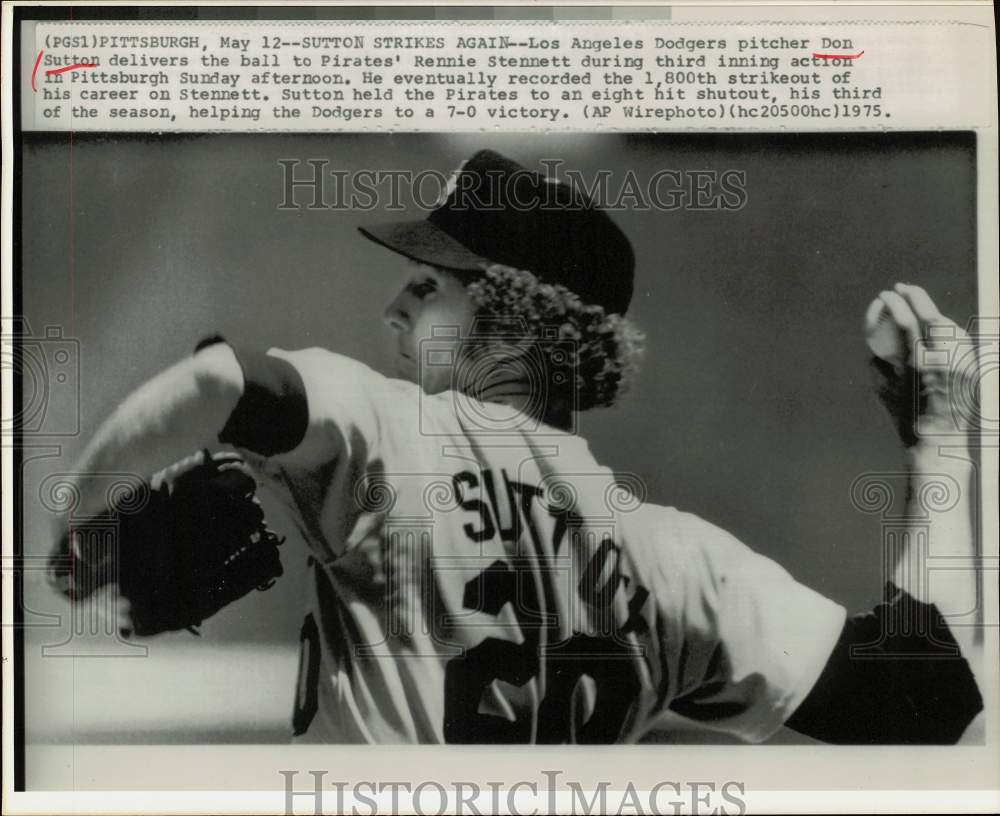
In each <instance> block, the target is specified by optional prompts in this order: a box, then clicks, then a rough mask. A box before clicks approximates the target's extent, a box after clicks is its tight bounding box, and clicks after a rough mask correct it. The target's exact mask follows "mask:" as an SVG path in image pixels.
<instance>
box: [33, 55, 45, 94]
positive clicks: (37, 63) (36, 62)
mask: <svg viewBox="0 0 1000 816" xmlns="http://www.w3.org/2000/svg"><path fill="white" fill-rule="evenodd" d="M44 53H45V52H44V51H39V52H38V59H36V60H35V69H34V70H33V71H32V72H31V90H33V91H34V92H35V93H38V88H36V87H35V74H37V73H38V66H39V65H41V63H42V54H44Z"/></svg>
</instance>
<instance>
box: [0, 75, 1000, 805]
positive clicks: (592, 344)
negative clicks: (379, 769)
mask: <svg viewBox="0 0 1000 816" xmlns="http://www.w3.org/2000/svg"><path fill="white" fill-rule="evenodd" d="M39 60H41V56H39ZM22 64H23V58H22ZM41 64H42V65H44V63H41ZM35 67H36V69H37V68H38V64H36V66H35ZM71 67H73V68H76V69H79V68H87V67H88V66H87V65H86V64H82V65H77V66H71ZM91 67H92V66H91ZM22 92H23V90H22ZM994 137H995V134H994ZM17 138H18V143H17V144H16V145H15V148H16V150H17V166H16V174H15V179H14V195H15V208H14V215H15V216H16V218H17V225H16V237H15V239H14V265H13V269H12V271H13V292H14V296H15V297H14V301H13V303H12V304H9V305H5V308H4V310H3V315H4V327H3V328H4V335H5V338H4V342H5V348H4V366H5V368H8V369H11V371H12V374H13V377H14V385H15V390H14V403H13V405H14V415H13V416H12V417H8V416H5V417H4V432H5V435H7V436H9V435H10V434H11V433H13V435H14V437H16V438H15V439H14V441H13V443H12V444H11V445H10V447H12V449H13V455H14V471H13V472H14V478H15V480H16V490H15V492H14V494H13V501H14V509H13V514H14V519H15V521H14V527H13V530H14V547H15V550H14V554H15V563H16V564H17V566H18V569H17V570H16V573H17V574H16V576H15V579H16V583H15V585H14V604H13V614H14V622H15V626H14V630H15V631H14V633H13V637H14V641H15V649H16V652H15V653H16V656H17V662H18V665H17V667H16V672H17V674H16V696H15V700H14V703H13V712H14V716H15V717H16V721H15V724H14V742H15V748H14V750H15V757H16V768H15V782H16V785H17V786H18V787H17V789H18V790H22V791H73V790H87V789H88V788H89V787H90V786H91V783H90V782H88V778H87V774H86V773H83V772H82V771H80V770H79V769H78V765H77V760H76V759H74V757H77V756H79V757H83V756H84V755H85V753H86V751H87V750H90V749H100V748H116V749H120V750H126V749H128V748H135V749H137V750H138V749H140V748H149V747H157V746H162V747H179V746H199V747H201V748H207V749H211V750H213V751H214V750H218V751H219V756H220V757H221V756H224V753H225V751H227V750H230V749H232V748H233V747H234V746H272V747H273V749H274V750H275V751H278V750H282V749H283V748H285V747H289V748H295V747H297V746H307V745H308V746H330V747H336V746H339V747H343V746H362V745H363V746H375V747H377V746H411V745H412V746H434V745H439V746H440V745H446V746H449V745H450V746H466V748H462V749H456V750H462V751H472V752H474V751H478V750H480V748H481V747H482V746H493V747H494V748H496V747H499V746H516V747H517V750H518V751H524V752H528V753H526V754H523V756H527V757H530V756H531V754H530V752H531V751H534V750H542V749H541V746H573V748H572V749H566V750H583V749H578V748H577V746H611V745H622V746H624V745H635V744H639V745H642V746H645V747H647V748H651V747H653V746H659V747H660V749H661V750H662V751H663V752H664V757H665V758H666V757H671V756H674V753H673V752H675V751H679V750H680V751H685V750H693V749H692V748H691V746H698V749H697V750H702V747H704V746H717V747H718V746H743V745H750V746H757V749H745V750H750V751H751V753H753V751H754V750H760V751H761V752H765V753H766V751H768V750H772V749H776V748H775V747H776V746H785V747H786V748H788V747H797V748H798V749H799V750H809V751H812V750H817V749H819V748H824V749H825V746H839V747H840V748H839V750H843V751H849V750H852V749H855V748H858V747H862V746H863V747H867V748H868V749H870V750H872V751H874V750H878V751H884V752H892V751H895V750H897V749H899V750H902V749H904V748H906V749H909V748H913V747H915V746H923V747H926V748H929V747H931V746H938V747H942V746H957V747H956V748H955V749H954V750H956V751H961V750H966V749H970V750H971V748H975V747H979V748H982V747H983V746H987V745H989V744H991V743H992V740H993V738H992V737H991V736H990V733H989V727H988V719H987V714H988V711H986V709H990V708H991V707H992V706H993V701H991V696H990V695H992V694H993V693H994V690H995V685H994V678H995V674H996V671H995V669H996V667H995V666H991V665H990V664H989V663H987V662H984V632H986V631H988V629H989V627H990V626H991V625H995V624H991V623H990V621H992V620H993V619H994V618H995V610H991V609H990V608H989V607H988V604H989V602H988V601H987V600H985V599H989V598H995V594H994V590H993V589H992V587H993V586H994V585H995V582H996V571H995V569H996V568H995V562H996V559H995V557H994V556H992V555H991V553H990V552H989V550H988V549H987V545H985V544H984V542H986V541H989V542H993V540H994V538H995V530H992V532H990V530H991V528H990V526H989V525H991V524H992V523H995V512H994V511H995V495H993V496H992V498H990V495H992V494H991V491H995V489H996V474H995V473H993V472H991V471H990V470H989V469H988V468H987V469H985V470H984V454H983V450H984V446H989V445H993V446H995V438H996V433H997V430H998V418H997V416H996V415H995V405H996V403H995V391H996V388H997V379H996V377H997V359H998V348H1000V333H998V326H1000V323H998V319H997V315H996V314H994V313H993V311H995V309H994V304H993V303H992V296H987V297H985V299H984V295H983V291H982V289H981V284H980V280H981V277H980V276H981V274H982V272H981V267H980V239H981V235H980V230H981V224H982V221H981V218H980V216H981V213H980V211H979V204H978V202H979V198H978V193H979V185H980V184H981V181H980V176H979V171H980V156H981V147H982V146H981V144H980V141H979V140H980V139H981V135H980V134H979V133H977V131H976V130H973V129H963V128H949V127H945V128H938V129H914V130H887V129H885V128H882V129H864V128H858V129H857V130H840V131H836V132H834V131H828V132H822V131H811V132H805V131H801V132H788V131H784V130H782V131H774V132H761V131H756V132H747V131H744V132H731V131H723V130H711V131H710V130H707V129H702V130H674V131H670V132H667V131H662V132H616V131H614V130H607V131H600V129H597V128H595V130H594V132H572V133H570V132H561V131H559V130H557V129H550V130H546V131H544V132H530V131H527V130H526V131H524V132H503V131H502V130H499V129H497V130H494V129H490V128H483V129H482V130H479V131H473V132H458V131H450V130H449V129H447V128H446V127H444V126H442V128H441V130H440V131H439V132H421V133H415V132H395V131H393V130H391V129H386V130H382V131H379V130H371V129H369V130H368V132H329V133H294V132H241V133H235V132H227V133H222V132H218V133H204V132H203V133H171V132H103V133H100V132H73V131H69V132H58V131H45V130H44V129H41V130H35V131H32V132H28V131H23V132H20V133H19V134H18V137H17ZM994 181H995V180H994ZM11 306H13V308H11ZM991 310H993V311H991ZM8 352H9V353H10V356H9V357H8ZM986 392H988V393H989V394H991V395H994V396H991V397H990V398H989V400H985V399H984V398H983V394H984V393H986ZM984 406H985V407H984ZM990 411H993V414H991V413H990ZM6 438H7V437H6V436H5V446H8V443H7V441H6ZM991 440H992V441H991ZM990 461H993V460H992V459H991V460H990ZM987 505H991V506H992V508H993V509H992V510H991V511H990V512H988V513H984V507H986V506H987ZM991 520H992V521H991ZM989 546H992V544H990V545H989ZM5 557H6V551H5ZM991 564H992V565H993V566H992V567H991V566H990V565H991ZM5 614H6V613H5ZM6 659H7V658H6V657H5V661H6ZM9 693H10V692H9V689H7V688H5V691H4V694H5V696H6V695H8V694H9ZM874 746H879V747H878V748H877V749H876V748H874ZM359 750H376V749H375V748H373V747H365V748H364V749H359ZM613 750H615V751H622V752H628V751H629V750H631V749H629V748H625V747H622V748H616V749H613ZM718 750H720V751H721V750H723V749H722V748H721V747H719V748H718ZM476 755H477V754H472V755H471V756H476ZM372 756H373V757H375V756H377V754H373V755H372ZM409 756H410V757H411V758H410V760H409V761H412V762H416V763H420V761H421V760H420V756H421V754H420V753H419V752H418V753H417V754H413V755H409ZM483 756H485V755H483ZM519 756H521V755H519ZM601 756H607V757H608V758H609V759H608V761H610V762H615V763H628V762H630V760H629V759H628V756H629V754H628V753H612V754H606V755H603V754H602V755H601ZM643 756H647V757H648V756H649V755H648V754H644V755H643ZM870 756H873V757H874V756H878V754H871V755H870ZM765 758H766V757H765ZM80 761H82V760H80ZM372 761H373V762H374V761H375V760H374V759H373V760H372ZM664 762H665V763H666V762H669V760H667V759H665V760H664ZM79 767H82V766H79ZM278 767H279V764H278V763H275V770H274V772H273V778H272V779H269V780H267V781H266V783H267V786H268V787H273V788H275V789H280V788H281V787H282V786H283V784H284V783H283V781H282V777H281V776H280V775H279V772H278ZM280 767H292V766H291V765H283V766H280ZM331 767H332V766H331ZM283 773H284V772H283ZM444 773H445V772H444V771H443V770H441V769H440V768H437V769H436V770H434V771H433V772H432V771H431V770H429V769H428V770H427V771H426V774H427V775H428V778H430V777H431V776H433V777H434V778H437V779H444V778H445V777H444ZM664 773H666V771H664ZM299 776H300V778H299V779H298V780H297V781H296V783H295V784H296V785H298V786H302V785H305V786H309V785H311V784H312V782H311V781H310V777H309V776H308V774H307V767H306V766H300V773H299ZM664 778H667V777H664ZM720 779H721V777H720ZM234 784H235V783H234ZM317 784H318V783H317ZM792 784H794V783H792ZM914 784H915V785H917V783H916V782H914ZM132 787H133V786H132V785H130V784H129V783H128V781H127V780H123V781H122V789H123V790H127V789H131V788H132ZM172 787H176V788H177V789H183V788H184V787H185V785H184V782H183V780H181V779H177V780H176V785H172V784H168V782H164V783H163V788H162V789H164V790H167V789H170V788H172ZM226 788H227V784H226V782H225V779H222V780H220V781H219V783H218V789H219V790H224V789H226ZM98 789H108V790H110V789H112V788H109V787H108V786H107V785H106V784H103V783H102V784H101V785H100V786H99V787H98ZM286 790H288V789H287V788H286ZM740 794H742V789H739V790H737V788H735V787H733V788H731V789H727V788H724V787H722V785H721V783H720V786H719V788H718V789H716V790H715V792H714V794H713V795H714V796H715V797H716V799H715V804H716V805H718V806H720V807H721V808H722V809H721V810H718V811H714V812H732V813H736V812H740V813H742V812H744V808H743V805H742V800H741V799H740V798H739V795H740ZM688 798H689V799H690V796H689V795H688ZM664 801H665V800H664ZM332 802H333V795H332V793H331V794H330V801H329V803H328V806H329V807H333V804H332ZM687 806H689V807H691V803H690V801H688V805H687ZM296 807H297V808H298V807H301V808H307V807H311V804H310V803H309V802H303V803H297V804H296ZM318 807H319V804H318V801H317V808H318ZM511 807H512V806H511ZM303 812H304V811H303ZM310 812H311V811H310ZM317 812H319V811H318V810H317ZM355 812H364V811H355ZM574 812H576V811H574ZM640 812H655V811H640ZM702 812H703V811H702Z"/></svg>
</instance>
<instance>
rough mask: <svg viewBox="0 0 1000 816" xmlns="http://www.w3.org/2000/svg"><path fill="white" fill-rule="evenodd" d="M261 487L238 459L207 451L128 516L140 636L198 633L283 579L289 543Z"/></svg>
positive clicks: (123, 529)
mask: <svg viewBox="0 0 1000 816" xmlns="http://www.w3.org/2000/svg"><path fill="white" fill-rule="evenodd" d="M256 486H257V485H256V482H255V481H254V478H253V476H251V474H250V472H249V470H248V468H247V466H246V464H245V463H244V462H243V461H242V460H241V459H240V458H239V457H238V456H236V455H234V454H229V453H222V454H216V455H215V456H213V455H211V454H210V453H209V452H208V451H203V452H202V453H200V454H197V455H196V456H194V457H190V458H188V459H186V460H184V461H183V462H180V463H178V464H177V465H174V466H172V467H170V468H168V469H167V470H165V471H163V472H161V473H159V474H157V475H156V476H154V477H153V479H152V480H151V485H150V491H149V501H148V502H147V503H146V504H144V505H143V506H142V507H141V508H140V509H139V510H137V511H136V512H134V513H131V514H129V513H121V514H120V532H119V546H118V585H119V590H120V592H121V594H122V595H123V596H124V597H125V598H126V599H127V600H128V601H129V603H130V604H131V610H132V620H133V624H134V628H135V632H136V634H138V635H154V634H157V633H159V632H166V631H172V630H177V629H192V630H193V628H194V627H197V626H199V625H200V624H201V623H202V622H203V621H204V620H206V619H207V618H209V617H211V616H212V615H214V614H215V613H216V612H218V611H219V610H220V609H222V608H223V607H224V606H227V605H228V604H230V603H232V602H233V601H235V600H238V599H239V598H242V597H243V596H244V595H246V594H248V593H249V592H251V591H252V590H254V589H259V590H264V589H268V588H269V587H270V586H271V585H272V584H273V583H274V581H275V579H277V578H278V577H279V576H280V575H281V574H282V568H281V561H280V559H279V555H278V547H279V545H280V544H281V543H282V541H283V539H279V538H278V536H277V535H275V533H274V532H273V531H271V530H270V529H268V526H267V522H266V520H265V518H264V512H263V510H262V509H261V506H260V504H259V502H258V501H257V499H256V497H255V495H254V494H255V490H256ZM111 510H112V512H114V511H115V508H111Z"/></svg>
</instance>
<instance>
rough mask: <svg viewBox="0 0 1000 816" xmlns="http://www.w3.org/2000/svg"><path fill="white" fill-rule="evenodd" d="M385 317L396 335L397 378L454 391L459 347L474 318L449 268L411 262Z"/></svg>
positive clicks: (429, 389)
mask: <svg viewBox="0 0 1000 816" xmlns="http://www.w3.org/2000/svg"><path fill="white" fill-rule="evenodd" d="M383 317H384V320H385V322H386V324H387V325H388V326H389V327H390V328H391V329H392V330H393V332H394V333H395V339H396V348H395V354H394V364H395V372H396V376H398V377H400V378H402V379H405V380H409V381H410V382H413V383H416V384H417V385H419V386H420V387H421V388H422V389H423V390H424V392H425V393H427V394H439V393H441V392H442V391H447V390H448V389H449V388H452V387H453V386H454V372H455V367H456V365H457V363H458V355H459V350H460V344H461V341H462V338H464V337H468V335H469V330H470V328H471V326H472V321H473V318H474V317H475V306H474V304H473V302H472V299H471V298H470V297H469V294H468V291H467V290H466V288H465V284H464V283H462V281H461V280H459V278H458V277H457V276H455V275H452V274H451V273H449V272H447V271H445V270H441V269H437V268H435V267H433V266H427V265H426V264H418V263H416V262H412V261H411V262H410V263H409V264H408V265H407V268H406V277H405V281H404V284H403V287H402V289H400V291H399V294H398V295H396V297H395V298H394V299H393V301H392V302H391V303H390V304H389V305H388V306H387V307H386V309H385V313H384V315H383Z"/></svg>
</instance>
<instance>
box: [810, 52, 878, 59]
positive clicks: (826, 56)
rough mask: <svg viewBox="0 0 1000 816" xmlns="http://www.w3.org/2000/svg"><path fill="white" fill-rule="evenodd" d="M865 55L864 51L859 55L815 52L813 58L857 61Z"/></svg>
mask: <svg viewBox="0 0 1000 816" xmlns="http://www.w3.org/2000/svg"><path fill="white" fill-rule="evenodd" d="M864 53H865V52H864V51H858V53H857V54H817V53H815V52H814V53H813V56H814V57H815V58H816V59H857V58H858V57H860V56H861V55H862V54H864Z"/></svg>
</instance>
